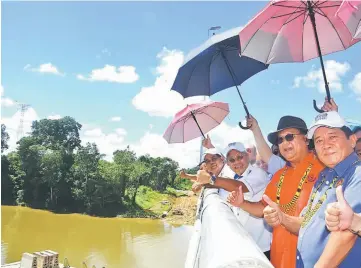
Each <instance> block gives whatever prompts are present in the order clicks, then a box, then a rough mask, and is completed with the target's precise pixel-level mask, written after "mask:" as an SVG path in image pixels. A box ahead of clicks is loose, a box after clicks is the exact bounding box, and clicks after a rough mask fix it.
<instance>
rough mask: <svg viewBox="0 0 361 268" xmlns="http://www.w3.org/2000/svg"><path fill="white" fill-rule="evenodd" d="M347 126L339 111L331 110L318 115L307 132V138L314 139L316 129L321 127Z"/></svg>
mask: <svg viewBox="0 0 361 268" xmlns="http://www.w3.org/2000/svg"><path fill="white" fill-rule="evenodd" d="M344 126H347V124H346V121H345V119H343V118H342V117H341V116H340V115H339V113H338V112H336V111H331V112H325V113H321V114H319V115H317V116H316V117H315V119H314V121H313V123H312V125H311V126H310V128H309V130H308V132H307V138H308V139H312V138H313V134H315V131H316V129H318V128H319V127H329V128H342V127H344Z"/></svg>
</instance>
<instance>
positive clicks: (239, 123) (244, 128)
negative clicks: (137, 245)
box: [238, 122, 251, 130]
mask: <svg viewBox="0 0 361 268" xmlns="http://www.w3.org/2000/svg"><path fill="white" fill-rule="evenodd" d="M238 125H239V127H240V128H241V129H243V130H247V129H250V128H251V126H249V127H244V126H242V122H238Z"/></svg>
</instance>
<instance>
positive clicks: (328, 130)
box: [265, 111, 361, 268]
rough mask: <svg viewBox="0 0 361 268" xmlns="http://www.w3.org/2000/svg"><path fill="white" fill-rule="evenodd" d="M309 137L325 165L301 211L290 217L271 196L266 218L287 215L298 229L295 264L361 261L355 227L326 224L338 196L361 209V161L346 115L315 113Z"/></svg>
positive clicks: (342, 266)
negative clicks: (333, 229) (329, 207)
mask: <svg viewBox="0 0 361 268" xmlns="http://www.w3.org/2000/svg"><path fill="white" fill-rule="evenodd" d="M307 137H308V138H309V139H313V141H314V144H315V150H316V153H317V156H318V158H319V160H320V161H321V162H322V163H323V164H324V165H325V166H326V168H325V169H324V170H322V171H321V172H320V173H319V176H318V178H317V181H316V182H315V184H314V186H313V189H312V192H311V195H310V198H309V200H308V202H307V205H306V206H305V207H304V209H303V210H302V212H301V213H300V216H299V217H293V216H288V217H286V215H285V214H284V212H282V210H281V209H280V207H279V206H278V205H277V204H276V203H275V202H272V201H270V202H269V207H270V209H269V213H268V214H267V219H266V220H267V222H268V223H271V224H272V225H273V226H276V225H277V224H279V223H280V222H283V221H285V220H287V222H288V224H286V225H284V226H285V228H286V229H287V230H289V231H290V232H291V231H292V232H293V233H295V234H298V241H297V255H296V267H297V268H308V267H313V268H321V267H322V268H324V267H325V268H326V267H327V268H328V267H339V268H347V267H361V257H360V252H361V240H360V239H359V238H357V235H356V234H355V231H353V230H343V231H341V230H340V231H336V232H331V233H330V231H329V230H328V229H327V228H326V226H325V224H326V223H325V210H326V208H327V205H328V204H330V203H333V202H335V201H337V199H341V198H344V199H345V200H346V201H347V203H348V204H349V206H350V207H351V209H352V210H353V211H354V212H355V213H360V212H361V198H360V193H361V162H360V160H359V159H358V157H357V155H356V153H355V152H354V150H353V149H354V147H355V143H356V136H355V135H353V134H352V132H351V130H350V129H349V128H348V127H347V126H346V122H345V120H344V119H343V118H342V117H341V116H340V115H339V114H338V113H337V112H333V111H331V112H326V113H322V114H319V115H317V116H316V118H315V120H314V123H313V124H312V126H311V127H310V128H309V131H308V133H307ZM339 186H341V188H342V189H340V188H338V189H339V190H338V191H337V192H338V193H336V188H337V187H339ZM341 190H342V191H341ZM340 192H341V193H342V192H343V193H344V197H343V196H342V195H341V194H340ZM339 201H340V200H339ZM341 202H343V200H341ZM271 210H272V211H271ZM265 217H266V216H265Z"/></svg>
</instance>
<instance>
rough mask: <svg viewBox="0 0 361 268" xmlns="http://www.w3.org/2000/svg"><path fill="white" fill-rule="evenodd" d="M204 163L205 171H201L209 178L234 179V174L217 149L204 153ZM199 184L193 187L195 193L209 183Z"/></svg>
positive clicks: (196, 183)
mask: <svg viewBox="0 0 361 268" xmlns="http://www.w3.org/2000/svg"><path fill="white" fill-rule="evenodd" d="M203 163H205V165H206V167H205V170H203V171H199V172H204V173H206V174H208V176H209V177H211V176H214V177H218V176H219V177H224V178H233V176H234V172H232V170H230V168H229V167H228V166H227V165H226V164H225V159H224V156H223V154H222V153H221V152H220V151H219V150H218V149H216V148H211V149H208V150H206V151H205V152H204V153H203ZM209 181H210V180H208V181H207V183H203V184H202V183H199V182H195V183H194V184H193V186H192V190H193V191H194V192H196V191H198V190H200V188H201V187H202V186H204V185H206V184H208V183H209Z"/></svg>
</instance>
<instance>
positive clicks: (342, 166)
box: [334, 152, 358, 176]
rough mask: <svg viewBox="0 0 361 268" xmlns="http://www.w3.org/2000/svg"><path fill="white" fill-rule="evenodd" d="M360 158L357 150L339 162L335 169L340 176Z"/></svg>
mask: <svg viewBox="0 0 361 268" xmlns="http://www.w3.org/2000/svg"><path fill="white" fill-rule="evenodd" d="M357 160H358V156H357V154H356V153H355V152H353V153H351V154H350V155H349V156H348V157H346V158H345V159H344V160H342V161H341V162H340V163H338V164H337V165H336V166H335V168H334V170H335V171H336V173H337V175H338V176H342V175H343V174H344V173H345V171H346V170H347V169H348V168H349V167H350V166H351V165H352V164H353V163H355V162H356V161H357Z"/></svg>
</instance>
